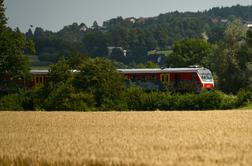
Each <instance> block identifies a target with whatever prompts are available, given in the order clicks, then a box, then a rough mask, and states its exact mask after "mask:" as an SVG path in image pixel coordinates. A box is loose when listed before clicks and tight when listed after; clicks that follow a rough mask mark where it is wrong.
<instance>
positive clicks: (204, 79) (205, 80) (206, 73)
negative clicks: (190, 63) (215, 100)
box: [198, 68, 214, 90]
mask: <svg viewBox="0 0 252 166" xmlns="http://www.w3.org/2000/svg"><path fill="white" fill-rule="evenodd" d="M198 75H199V77H200V79H201V83H202V88H203V89H207V90H213V88H214V80H213V76H212V73H211V71H210V70H209V69H206V68H202V69H199V70H198Z"/></svg>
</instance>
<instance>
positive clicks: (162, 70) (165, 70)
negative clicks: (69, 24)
mask: <svg viewBox="0 0 252 166" xmlns="http://www.w3.org/2000/svg"><path fill="white" fill-rule="evenodd" d="M202 69H206V68H148V69H147V68H144V69H117V70H118V71H119V72H121V73H124V74H136V73H182V72H183V73H191V72H197V71H198V70H202ZM72 72H78V71H77V70H73V71H72ZM31 74H34V75H36V74H37V75H39V74H41V75H43V74H48V70H31Z"/></svg>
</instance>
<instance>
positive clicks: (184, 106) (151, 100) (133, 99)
mask: <svg viewBox="0 0 252 166" xmlns="http://www.w3.org/2000/svg"><path fill="white" fill-rule="evenodd" d="M237 101H238V100H237V97H236V96H233V95H226V94H224V93H221V92H218V91H217V92H207V93H206V92H205V93H201V94H170V93H167V92H151V93H147V92H144V91H142V90H141V89H139V88H130V89H128V91H127V102H128V108H129V109H130V110H157V109H158V110H215V109H231V108H236V107H237Z"/></svg>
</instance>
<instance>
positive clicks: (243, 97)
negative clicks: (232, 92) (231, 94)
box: [237, 90, 252, 106]
mask: <svg viewBox="0 0 252 166" xmlns="http://www.w3.org/2000/svg"><path fill="white" fill-rule="evenodd" d="M237 98H238V101H237V106H244V105H246V104H248V103H251V102H252V91H245V90H241V91H239V92H238V94H237Z"/></svg>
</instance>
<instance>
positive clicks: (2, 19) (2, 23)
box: [0, 0, 7, 34]
mask: <svg viewBox="0 0 252 166" xmlns="http://www.w3.org/2000/svg"><path fill="white" fill-rule="evenodd" d="M4 12H5V7H4V0H0V34H1V33H2V31H3V30H4V29H5V28H6V24H7V18H6V16H5V14H4Z"/></svg>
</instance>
